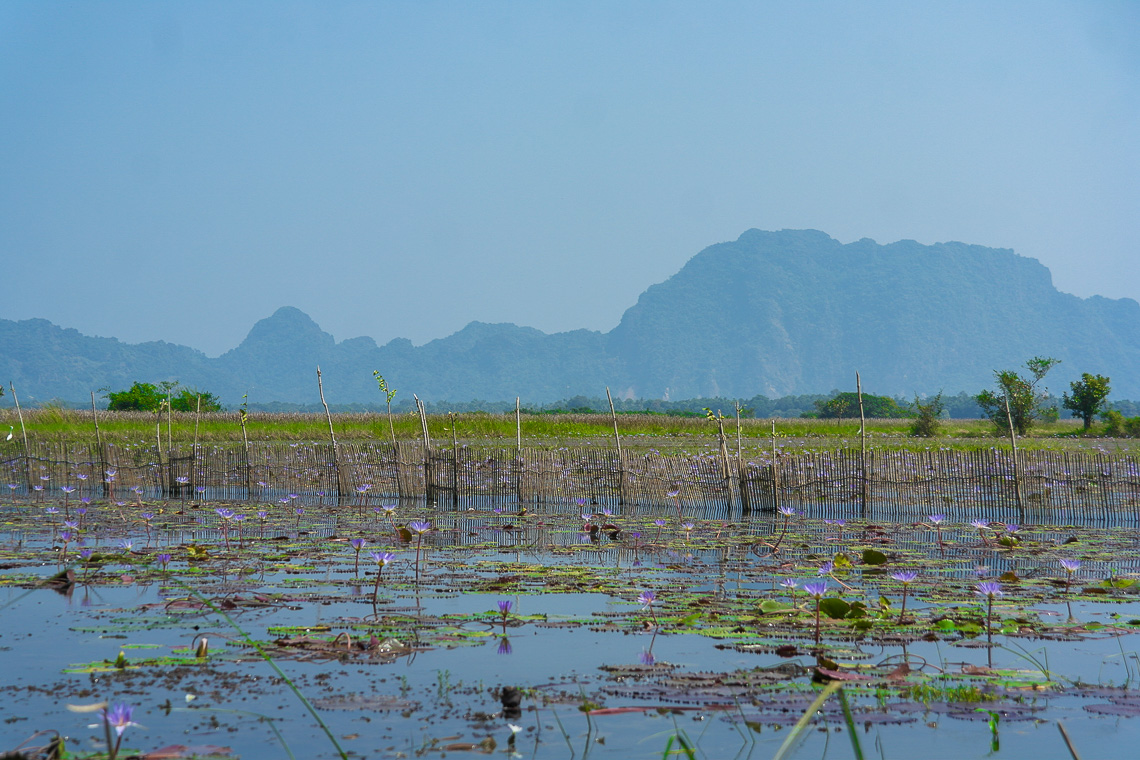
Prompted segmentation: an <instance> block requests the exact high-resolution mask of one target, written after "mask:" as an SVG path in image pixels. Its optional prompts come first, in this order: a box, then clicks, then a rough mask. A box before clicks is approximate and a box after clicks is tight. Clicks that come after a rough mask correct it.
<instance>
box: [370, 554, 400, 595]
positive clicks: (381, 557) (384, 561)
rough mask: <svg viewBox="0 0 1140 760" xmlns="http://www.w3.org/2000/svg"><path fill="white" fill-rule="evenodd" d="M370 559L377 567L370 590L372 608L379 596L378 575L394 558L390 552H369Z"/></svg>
mask: <svg viewBox="0 0 1140 760" xmlns="http://www.w3.org/2000/svg"><path fill="white" fill-rule="evenodd" d="M369 554H371V555H372V559H374V560H376V564H377V565H378V567H377V568H376V585H375V586H374V587H373V588H372V606H374V607H375V606H376V600H377V598H378V597H379V596H380V574H381V573H382V572H383V571H384V568H385V567H387V566H388V563H389V562H391V561H392V560H394V559H395V558H396V555H395V554H393V553H392V552H369Z"/></svg>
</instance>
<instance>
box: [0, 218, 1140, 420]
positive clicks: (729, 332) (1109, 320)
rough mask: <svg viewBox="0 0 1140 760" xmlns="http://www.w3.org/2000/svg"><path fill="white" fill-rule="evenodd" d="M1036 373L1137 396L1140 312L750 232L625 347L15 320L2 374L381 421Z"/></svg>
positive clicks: (663, 294) (946, 265)
mask: <svg viewBox="0 0 1140 760" xmlns="http://www.w3.org/2000/svg"><path fill="white" fill-rule="evenodd" d="M1037 355H1042V356H1054V357H1057V358H1059V359H1061V360H1062V364H1061V365H1059V366H1058V368H1057V369H1055V370H1054V371H1053V373H1052V374H1050V376H1049V377H1048V378H1047V381H1048V385H1049V387H1051V388H1052V389H1054V391H1055V392H1058V393H1059V392H1060V391H1061V390H1063V389H1065V388H1067V383H1068V381H1069V380H1072V379H1075V378H1077V377H1079V376H1080V373H1082V372H1091V373H1099V374H1104V375H1108V376H1110V377H1111V378H1112V380H1113V397H1115V398H1121V397H1123V398H1137V397H1140V304H1137V302H1136V301H1133V300H1131V299H1119V300H1111V299H1106V298H1101V297H1096V296H1094V297H1092V298H1086V299H1081V298H1077V297H1076V296H1072V295H1068V294H1065V293H1061V292H1059V291H1058V290H1057V289H1056V288H1054V287H1053V283H1052V278H1051V276H1050V274H1049V270H1048V269H1046V268H1045V267H1044V266H1042V265H1041V264H1040V263H1039V262H1037V261H1036V260H1034V259H1030V258H1025V257H1022V256H1018V255H1016V254H1015V253H1013V252H1012V251H1009V250H1005V249H993V248H985V247H982V246H976V245H966V244H963V243H939V244H936V245H921V244H919V243H916V242H914V241H912V240H903V241H899V242H897V243H891V244H889V245H879V244H877V243H875V242H874V241H873V240H868V239H864V240H859V241H857V242H854V243H850V244H847V245H844V244H841V243H840V242H838V241H837V240H834V239H832V238H831V237H829V236H828V235H826V234H824V233H822V232H817V231H814V230H783V231H780V232H765V231H761V230H749V231H747V232H745V233H744V234H743V235H741V236H740V237H739V238H738V239H737V240H735V241H732V242H727V243H720V244H717V245H713V246H710V247H708V248H706V249H705V250H703V251H701V252H700V253H698V254H697V255H696V256H694V257H693V258H692V259H691V260H690V261H689V262H688V263H686V264H685V266H684V267H682V268H681V270H680V271H678V272H677V273H676V274H675V275H673V276H672V277H670V278H669V279H668V280H666V281H665V282H662V283H659V284H656V285H653V286H651V287H649V288H648V289H647V290H646V291H645V292H644V293H642V295H641V296H640V298H639V299H638V301H637V303H636V304H635V305H634V306H632V307H631V308H630V309H628V310H627V311H626V312H625V314H624V315H623V317H622V319H621V322H620V323H619V324H618V325H617V327H615V328H614V329H613V330H611V331H610V332H609V333H599V332H593V331H588V330H574V331H571V332H565V333H556V334H553V335H548V334H546V333H543V332H540V331H538V330H535V329H532V328H529V327H519V326H516V325H513V324H486V323H482V322H472V323H470V324H468V325H467V326H466V327H464V328H463V329H462V330H460V331H459V332H457V333H455V334H453V335H450V336H448V337H446V338H441V339H439V340H434V341H431V342H430V343H427V344H426V345H423V346H419V347H415V346H413V345H412V344H411V342H410V341H408V340H405V339H396V340H393V341H391V342H389V343H387V344H385V345H383V346H377V345H376V343H375V342H374V341H373V340H372V339H371V338H366V337H360V338H352V339H350V340H344V341H341V342H340V343H337V342H336V341H335V339H334V338H333V336H331V335H329V334H328V333H326V332H324V331H323V330H321V328H320V327H319V326H318V325H317V324H316V323H315V322H313V320H312V319H310V318H309V317H308V315H306V314H304V313H303V312H301V311H299V310H297V309H294V308H291V307H284V308H281V309H278V310H277V311H276V312H275V313H274V314H273V315H272V316H270V317H268V318H266V319H263V320H261V321H259V322H258V323H257V324H255V325H254V326H253V329H251V330H250V332H249V335H248V336H247V337H246V339H245V340H244V341H242V343H241V344H240V345H239V346H237V347H236V348H234V349H233V350H231V351H229V352H227V353H226V354H224V355H222V356H220V357H218V358H217V359H210V358H208V357H206V356H205V355H204V354H202V353H201V352H199V351H196V350H194V349H191V348H187V347H184V346H176V345H172V344H169V343H164V342H151V343H142V344H138V345H128V344H124V343H121V342H119V341H117V340H115V339H113V338H92V337H87V336H84V335H81V334H80V333H79V332H77V331H75V330H65V329H63V328H60V327H56V326H55V325H52V324H51V323H49V322H47V321H45V320H42V319H33V320H27V321H22V322H13V321H9V320H3V319H0V371H5V370H6V371H7V372H8V375H7V376H8V377H11V378H12V380H13V381H14V382H15V383H16V386H17V390H20V391H22V395H24V396H27V397H29V399H33V398H34V399H39V400H46V399H49V398H53V397H54V398H62V399H66V400H71V401H82V400H84V399H87V398H88V393H89V391H90V390H94V389H98V388H101V387H107V386H109V387H111V388H124V387H127V386H128V385H130V383H131V382H133V381H135V380H147V381H157V380H163V379H178V380H180V381H181V382H182V383H184V384H186V385H190V386H196V387H199V388H202V389H206V390H210V391H213V392H214V393H216V394H217V395H219V396H220V397H221V398H222V399H223V401H224V402H225V403H227V404H230V405H234V404H237V403H239V401H240V398H241V396H242V394H248V397H249V399H250V400H251V401H254V402H257V403H265V402H271V401H283V402H294V403H313V402H315V401H317V400H318V397H317V389H316V382H315V379H316V378H315V368H316V366H317V365H318V364H319V365H320V366H321V370H322V375H323V379H324V386H325V393H326V396H327V397H328V398H329V400H330V402H335V403H371V404H376V403H379V402H380V401H381V400H382V399H381V396H380V394H379V392H378V390H377V388H376V384H375V381H374V380H373V377H372V370H374V369H378V370H380V371H381V372H382V373H383V374H384V376H385V377H386V378H387V379H388V382H389V384H390V386H392V387H394V388H397V389H399V390H400V391H401V397H408V396H410V395H411V393H412V392H415V393H416V394H418V395H419V396H420V397H421V398H424V399H427V400H436V401H439V400H456V401H467V400H470V399H476V398H479V399H485V400H501V399H513V398H514V397H515V396H516V395H520V396H522V398H523V399H524V400H525V401H528V402H531V403H542V402H546V401H552V400H556V399H565V398H568V397H570V396H573V395H577V394H585V395H597V394H599V393H601V392H603V391H604V388H605V387H606V386H609V387H610V388H611V389H613V390H614V392H615V395H618V396H621V397H625V398H671V399H682V398H692V397H698V396H700V397H709V396H725V397H737V398H748V397H751V396H754V395H756V394H764V395H768V396H781V395H785V394H795V393H813V392H826V391H828V390H831V389H833V388H850V387H851V386H852V385H853V384H854V375H855V372H856V371H857V370H858V371H860V372H861V373H862V376H863V383H864V388H865V389H866V390H868V391H869V392H873V393H877V394H883V395H903V396H910V395H912V394H914V393H916V392H918V393H933V392H937V391H938V390H940V389H941V390H944V391H946V392H948V393H956V392H958V391H962V390H965V391H968V392H976V391H978V390H980V389H981V388H983V387H986V386H988V385H989V384H990V383H991V381H992V377H993V374H992V373H993V370H994V369H999V368H1000V369H1006V368H1016V367H1020V366H1021V365H1022V364H1024V362H1025V360H1026V359H1029V358H1031V357H1033V356H1037Z"/></svg>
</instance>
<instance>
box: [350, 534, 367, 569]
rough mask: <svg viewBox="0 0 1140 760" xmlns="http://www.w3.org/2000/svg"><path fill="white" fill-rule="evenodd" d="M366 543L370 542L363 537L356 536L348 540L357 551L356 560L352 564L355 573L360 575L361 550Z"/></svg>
mask: <svg viewBox="0 0 1140 760" xmlns="http://www.w3.org/2000/svg"><path fill="white" fill-rule="evenodd" d="M366 543H368V542H367V541H365V540H364V539H363V538H354V539H352V540H351V541H349V542H348V545H349V546H351V547H352V550H353V551H354V552H356V561H355V563H354V564H353V566H352V574H353V575H360V550H361V549H363V548H364V545H365V544H366Z"/></svg>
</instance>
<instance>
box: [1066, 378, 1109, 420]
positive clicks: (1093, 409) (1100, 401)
mask: <svg viewBox="0 0 1140 760" xmlns="http://www.w3.org/2000/svg"><path fill="white" fill-rule="evenodd" d="M1069 388H1070V389H1071V390H1072V391H1073V395H1072V396H1070V395H1069V394H1068V393H1065V394H1063V395H1062V396H1061V405H1062V406H1064V407H1065V408H1066V409H1068V410H1070V411H1071V412H1072V413H1073V416H1074V417H1080V418H1081V419H1082V420H1084V423H1085V430H1088V429H1089V428H1090V427H1092V421H1093V417H1095V416H1097V414H1099V413H1100V411H1101V407H1103V406H1104V400H1105V399H1106V398H1108V391H1109V387H1108V378H1107V377H1105V376H1104V375H1090V374H1089V373H1088V372H1085V373H1083V374H1082V375H1081V379H1080V380H1075V381H1073V382H1071V383H1069Z"/></svg>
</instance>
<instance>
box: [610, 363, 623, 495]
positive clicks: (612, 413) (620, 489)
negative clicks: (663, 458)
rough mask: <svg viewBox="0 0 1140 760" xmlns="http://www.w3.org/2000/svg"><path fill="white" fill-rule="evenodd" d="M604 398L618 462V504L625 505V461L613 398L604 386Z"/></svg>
mask: <svg viewBox="0 0 1140 760" xmlns="http://www.w3.org/2000/svg"><path fill="white" fill-rule="evenodd" d="M606 398H607V399H608V400H609V402H610V417H612V418H613V421H614V444H615V445H616V446H617V461H618V504H621V505H624V504H625V459H623V458H622V455H621V436H620V435H618V423H617V411H616V410H615V409H614V397H613V396H611V395H610V386H608V385H607V386H606Z"/></svg>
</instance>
